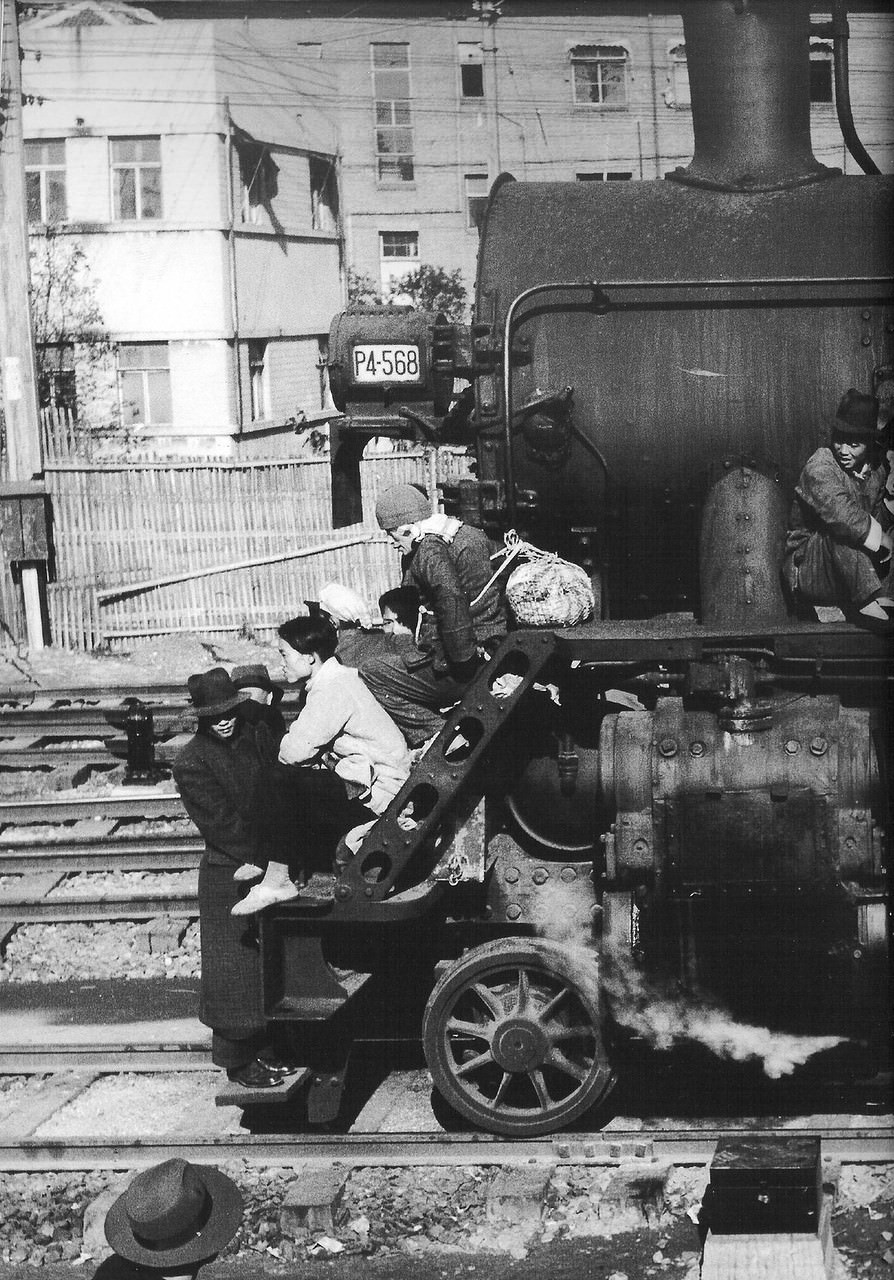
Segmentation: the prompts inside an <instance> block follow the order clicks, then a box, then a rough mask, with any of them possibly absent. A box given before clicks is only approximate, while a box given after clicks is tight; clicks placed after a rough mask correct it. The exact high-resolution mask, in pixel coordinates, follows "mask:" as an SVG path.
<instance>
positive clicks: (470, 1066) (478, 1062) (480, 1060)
mask: <svg viewBox="0 0 894 1280" xmlns="http://www.w3.org/2000/svg"><path fill="white" fill-rule="evenodd" d="M493 1060H494V1056H493V1054H492V1053H491V1051H490V1049H485V1051H484V1053H479V1054H476V1056H475V1057H474V1058H470V1059H469V1061H468V1062H457V1063H456V1064H455V1066H454V1068H453V1074H454V1075H456V1076H467V1075H468V1074H469V1072H470V1071H477V1070H478V1068H479V1067H486V1066H489V1065H490V1064H491V1063H492V1062H493Z"/></svg>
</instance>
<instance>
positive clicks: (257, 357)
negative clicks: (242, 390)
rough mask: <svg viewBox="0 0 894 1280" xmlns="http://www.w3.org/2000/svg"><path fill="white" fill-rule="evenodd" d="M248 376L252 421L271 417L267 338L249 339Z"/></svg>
mask: <svg viewBox="0 0 894 1280" xmlns="http://www.w3.org/2000/svg"><path fill="white" fill-rule="evenodd" d="M248 378H249V385H250V387H251V420H252V422H261V421H263V420H264V419H265V418H269V417H270V392H269V386H268V377H267V341H266V339H265V338H250V339H249V342H248Z"/></svg>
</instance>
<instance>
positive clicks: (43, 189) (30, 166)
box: [25, 138, 68, 223]
mask: <svg viewBox="0 0 894 1280" xmlns="http://www.w3.org/2000/svg"><path fill="white" fill-rule="evenodd" d="M57 146H58V147H61V148H62V162H61V164H60V163H59V161H58V160H49V159H46V158H45V156H46V153H47V152H48V150H49V148H50V147H57ZM35 148H39V159H37V160H33V159H32V160H29V159H28V152H29V149H30V150H31V151H32V153H33V151H34V149H35ZM35 175H36V176H37V203H38V205H39V213H40V217H39V218H36V219H35V218H29V221H30V222H35V221H36V222H43V223H56V222H64V221H65V220H66V218H67V217H68V169H67V164H66V152H65V139H64V138H31V139H27V140H26V142H25V186H26V197H25V203H26V207H27V206H28V205H29V204H30V192H28V191H27V188H28V187H29V186H30V185H31V184H30V182H29V179H31V178H33V177H34V176H35ZM60 175H61V186H62V213H61V214H60V215H59V216H58V217H50V192H49V183H50V179H51V177H54V178H55V179H56V181H57V182H59V181H60Z"/></svg>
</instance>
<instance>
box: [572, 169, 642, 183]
mask: <svg viewBox="0 0 894 1280" xmlns="http://www.w3.org/2000/svg"><path fill="white" fill-rule="evenodd" d="M574 176H575V178H576V179H577V181H578V182H629V181H630V179H631V178H632V177H633V174H632V173H630V172H628V170H626V169H597V170H596V171H595V172H591V173H576V174H575V175H574Z"/></svg>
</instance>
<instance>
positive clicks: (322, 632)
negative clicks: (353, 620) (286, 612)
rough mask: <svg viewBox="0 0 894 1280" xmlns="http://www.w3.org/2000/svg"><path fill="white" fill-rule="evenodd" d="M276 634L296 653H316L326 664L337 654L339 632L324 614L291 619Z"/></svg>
mask: <svg viewBox="0 0 894 1280" xmlns="http://www.w3.org/2000/svg"><path fill="white" fill-rule="evenodd" d="M276 634H277V635H278V636H279V638H280V639H281V640H285V642H286V644H287V645H288V646H289V648H290V649H294V650H295V651H296V653H316V654H318V655H319V656H320V657H321V658H322V659H323V661H324V662H325V661H326V659H327V658H331V657H332V655H333V654H334V653H335V646H336V645H337V644H338V632H337V631H336V629H335V627H334V626H333V625H332V623H331V622H330V621H329V619H328V618H327V617H326V616H325V615H324V614H317V615H314V616H313V617H310V618H289V620H288V622H284V623H283V624H282V626H280V627H278V628H277V632H276Z"/></svg>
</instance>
